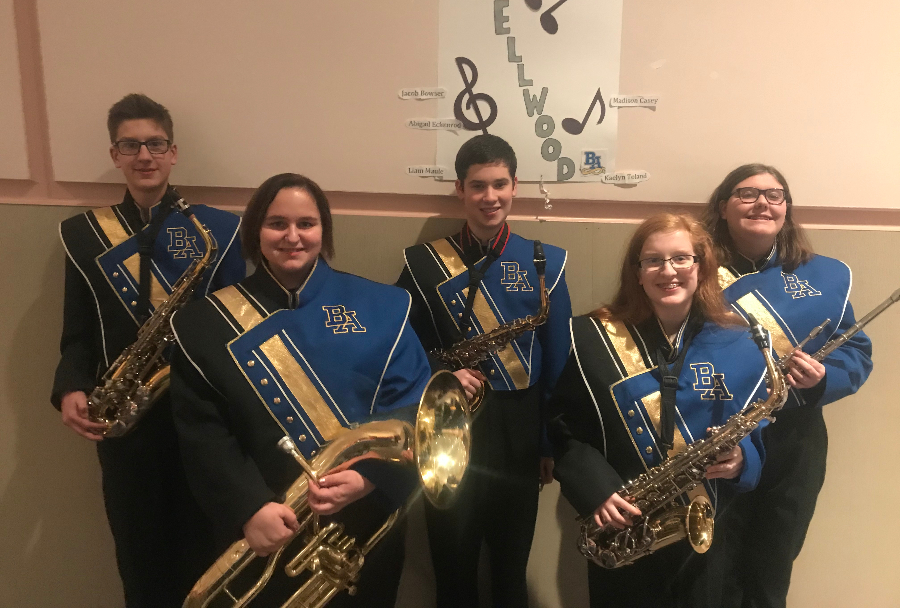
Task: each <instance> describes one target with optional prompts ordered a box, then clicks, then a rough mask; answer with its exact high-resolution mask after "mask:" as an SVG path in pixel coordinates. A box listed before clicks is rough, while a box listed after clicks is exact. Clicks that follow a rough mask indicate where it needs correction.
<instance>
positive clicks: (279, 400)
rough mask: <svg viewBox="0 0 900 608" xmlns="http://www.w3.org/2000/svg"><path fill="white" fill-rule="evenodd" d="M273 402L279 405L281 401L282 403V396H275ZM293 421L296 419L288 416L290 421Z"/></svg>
mask: <svg viewBox="0 0 900 608" xmlns="http://www.w3.org/2000/svg"><path fill="white" fill-rule="evenodd" d="M272 403H274V404H275V405H278V404H279V403H281V397H275V398H274V399H272ZM293 421H294V419H293V418H291V417H290V416H288V422H293Z"/></svg>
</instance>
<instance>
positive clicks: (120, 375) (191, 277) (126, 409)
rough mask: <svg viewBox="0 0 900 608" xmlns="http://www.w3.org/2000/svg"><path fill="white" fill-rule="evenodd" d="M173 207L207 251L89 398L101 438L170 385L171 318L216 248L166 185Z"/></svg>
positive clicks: (123, 428)
mask: <svg viewBox="0 0 900 608" xmlns="http://www.w3.org/2000/svg"><path fill="white" fill-rule="evenodd" d="M169 193H170V194H171V195H172V197H173V198H175V199H176V200H175V203H174V207H175V209H176V210H178V211H180V212H181V213H183V214H184V215H185V217H187V218H188V219H189V220H190V221H191V223H192V224H193V225H194V227H195V228H196V229H197V231H198V232H199V233H200V237H201V238H202V239H203V242H204V244H205V245H206V252H205V253H204V254H203V257H201V258H198V259H195V260H194V261H193V262H191V265H190V266H189V267H188V269H187V270H186V271H184V274H182V275H181V277H179V279H178V281H177V282H176V283H175V285H174V286H173V287H172V293H171V294H169V297H168V298H166V300H165V301H164V302H162V303H161V304H160V305H159V306H158V307H157V308H156V309H155V310H154V311H153V314H152V315H151V316H150V318H149V319H147V321H146V322H145V323H144V324H143V325H142V326H141V328H140V329H139V330H138V337H137V340H136V341H135V342H134V343H133V344H132V345H131V346H129V347H128V348H126V349H125V350H124V351H122V354H120V355H119V357H118V358H117V359H116V360H115V362H113V364H112V365H111V366H110V368H109V369H108V370H107V371H106V373H105V374H103V378H102V379H101V383H102V384H101V385H100V386H98V387H97V388H95V389H94V390H93V392H92V393H91V396H90V397H89V398H88V415H89V416H90V418H91V420H93V421H94V422H99V423H101V424H105V425H106V430H105V431H104V432H103V436H104V437H121V436H123V435H125V434H126V433H128V432H129V431H130V430H131V429H132V428H134V426H135V425H136V424H137V422H138V420H140V419H141V417H142V416H143V415H144V414H146V413H147V411H148V410H149V409H150V407H151V406H152V405H153V403H154V402H155V401H156V400H157V399H158V398H159V397H160V396H161V395H162V393H163V392H165V390H166V389H167V388H168V387H169V364H168V362H167V361H166V359H165V351H166V348H167V347H168V346H169V344H171V343H172V341H173V339H174V335H173V333H172V328H171V325H170V323H169V322H170V320H171V318H172V315H173V314H175V312H176V311H177V310H178V309H179V308H181V307H182V306H184V304H185V303H187V301H188V299H189V298H190V297H191V294H192V293H193V291H194V288H196V287H197V285H198V284H199V283H200V281H201V279H202V278H203V273H204V272H206V269H207V268H209V265H210V264H211V263H212V262H213V260H214V259H215V257H216V253H217V252H218V247H217V246H216V242H215V239H214V238H213V236H212V232H210V230H209V229H208V228H206V227H205V226H204V225H203V224H201V223H200V221H199V220H198V219H197V217H196V216H195V215H194V213H193V211H191V207H190V205H188V204H187V203H185V202H184V198H182V197H181V196H180V195H179V194H178V191H177V190H175V188H174V187H171V186H170V189H169Z"/></svg>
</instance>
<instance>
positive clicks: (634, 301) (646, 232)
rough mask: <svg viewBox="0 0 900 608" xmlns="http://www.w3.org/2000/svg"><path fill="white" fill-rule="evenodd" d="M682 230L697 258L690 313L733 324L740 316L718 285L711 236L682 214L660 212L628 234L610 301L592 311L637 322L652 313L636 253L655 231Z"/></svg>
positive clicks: (597, 314)
mask: <svg viewBox="0 0 900 608" xmlns="http://www.w3.org/2000/svg"><path fill="white" fill-rule="evenodd" d="M676 230H683V231H684V232H686V233H687V234H688V236H689V237H690V239H691V245H692V246H693V247H694V255H696V256H698V257H699V258H700V261H699V262H698V265H699V268H698V273H697V291H696V292H694V301H693V303H692V305H691V313H699V314H700V315H701V316H702V317H703V318H704V319H706V320H708V321H712V322H714V323H718V324H719V325H735V324H738V323H740V317H738V316H737V315H735V314H734V313H733V312H731V311H730V309H729V307H728V305H727V304H726V303H725V298H724V297H723V296H722V289H721V288H720V287H719V280H718V274H717V273H718V262H717V260H716V255H715V251H714V249H713V244H712V239H711V238H710V236H709V234H708V233H707V232H706V230H705V229H704V228H703V224H701V223H700V222H699V221H697V220H696V219H695V218H693V217H691V216H690V215H686V214H678V213H660V214H657V215H654V216H651V217H649V218H647V219H646V220H644V222H643V223H642V224H641V225H640V226H638V228H637V230H635V231H634V234H633V235H632V236H631V240H630V241H629V242H628V249H627V250H626V253H625V259H624V260H622V271H621V274H620V277H619V291H618V292H617V293H616V295H615V297H614V298H613V300H612V302H611V303H610V304H608V305H606V306H603V307H601V308H599V309H597V310H595V311H594V312H593V313H591V314H593V315H594V316H595V317H599V318H611V319H613V320H615V321H622V322H624V323H630V324H633V325H634V324H638V323H642V322H643V321H646V320H647V319H649V318H650V317H651V316H653V314H654V313H653V305H652V304H651V302H650V298H649V297H648V296H647V293H646V292H645V291H644V288H643V287H642V286H641V284H640V283H639V282H638V274H639V273H640V266H639V257H640V255H641V249H642V248H643V247H644V243H645V242H646V241H647V239H648V238H650V236H651V235H653V234H656V233H658V232H664V233H665V232H675V231H676Z"/></svg>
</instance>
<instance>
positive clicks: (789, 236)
mask: <svg viewBox="0 0 900 608" xmlns="http://www.w3.org/2000/svg"><path fill="white" fill-rule="evenodd" d="M763 173H768V174H769V175H771V176H772V177H774V178H775V179H776V180H778V183H779V184H781V187H782V188H784V204H785V205H787V208H786V209H785V214H784V226H782V227H781V231H780V232H779V233H778V236H777V237H775V243H776V246H777V247H778V257H779V259H780V260H781V265H782V266H783V267H784V269H785V270H787V271H788V272H793V271H794V270H795V269H796V268H797V266H799V265H800V264H805V263H806V262H808V261H809V260H810V259H812V257H813V255H814V254H813V249H812V245H810V244H809V239H807V238H806V232H805V231H804V230H803V227H802V226H800V224H798V223H796V222H795V221H794V200H793V198H792V197H791V188H790V186H788V183H787V180H786V179H784V175H782V174H781V171H779V170H778V169H776V168H775V167H772V166H769V165H763V164H762V163H751V164H749V165H741V166H740V167H738V168H737V169H735V170H734V171H732V172H731V173H729V174H728V175H726V176H725V179H724V180H722V183H721V184H719V187H718V188H716V189H715V190H713V193H712V194H711V195H710V197H709V201H708V202H707V204H706V209H705V210H704V212H703V223H704V224H705V225H706V229H707V230H708V231H709V233H710V234H711V235H712V238H713V245H714V247H715V249H716V255H717V256H718V258H719V263H720V264H722V265H728V264H730V263H731V261H732V258H733V256H734V253H735V249H734V240H733V239H732V238H731V233H730V232H729V231H728V222H726V221H725V219H724V218H723V217H722V213H721V208H722V205H723V204H724V203H727V202H728V199H729V198H731V193H732V192H734V189H735V187H736V186H737V185H738V184H739V183H741V182H742V181H744V180H745V179H748V178H751V177H753V176H754V175H762V174H763Z"/></svg>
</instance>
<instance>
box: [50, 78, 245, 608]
mask: <svg viewBox="0 0 900 608" xmlns="http://www.w3.org/2000/svg"><path fill="white" fill-rule="evenodd" d="M107 126H108V128H109V136H110V141H111V142H112V145H111V146H110V149H109V152H110V156H111V157H112V160H113V163H114V164H115V166H116V168H118V169H120V170H121V171H122V174H123V175H124V176H125V182H126V184H127V187H126V190H125V196H124V198H123V200H122V202H121V203H119V204H118V205H114V206H112V207H105V208H100V209H94V210H92V211H88V212H86V213H82V214H79V215H76V216H75V217H72V218H69V219H67V220H65V221H64V222H63V223H62V224H61V225H60V235H61V237H62V241H63V247H64V248H65V250H66V272H65V301H64V311H63V314H64V316H63V333H62V339H61V341H60V352H61V359H60V362H59V365H58V367H57V369H56V377H55V380H54V383H53V392H52V395H51V401H52V403H53V405H54V406H55V407H56V408H57V409H59V410H60V412H61V414H62V421H63V424H65V425H66V426H68V427H69V428H71V429H72V430H73V431H74V432H75V433H77V434H78V435H80V436H82V437H84V438H85V439H88V440H90V441H92V442H96V444H97V454H98V456H99V459H100V467H101V470H102V472H103V497H104V502H105V505H106V515H107V519H108V520H109V525H110V528H111V530H112V534H113V539H114V541H115V548H116V561H117V564H118V568H119V575H120V576H121V578H122V585H123V588H124V591H125V603H126V606H127V607H128V608H135V607H138V608H140V607H144V606H146V607H152V608H165V607H169V606H181V604H182V602H183V600H184V597H185V596H186V595H187V592H188V591H189V590H190V588H191V586H192V585H193V583H194V582H195V581H196V579H197V578H198V577H199V576H200V575H201V574H202V573H203V571H204V570H205V569H206V567H207V566H208V565H209V563H211V562H212V561H213V560H214V559H215V557H216V556H215V554H214V553H213V543H212V538H211V534H210V532H209V530H210V527H209V523H208V522H207V521H206V519H205V517H204V516H203V515H202V514H201V513H200V511H199V508H198V507H197V505H196V503H195V502H194V500H193V498H192V497H191V495H190V492H189V491H188V489H187V484H186V481H185V478H184V473H183V471H182V466H181V460H180V457H179V451H178V443H177V440H176V435H175V428H174V424H173V421H172V411H171V403H170V401H169V398H168V394H167V393H165V394H163V396H162V397H161V398H160V399H159V400H158V401H157V402H156V403H155V404H154V405H153V407H152V409H151V410H150V411H149V412H148V413H147V414H146V415H145V416H144V417H143V418H141V420H140V421H139V422H138V424H137V425H136V427H135V428H134V429H133V430H132V431H130V432H129V433H128V434H126V435H125V436H123V437H116V438H112V437H106V438H104V436H103V432H104V430H105V426H104V425H103V424H101V423H98V422H96V421H94V420H92V419H91V418H90V417H89V415H88V395H90V394H91V392H92V391H93V389H94V387H96V386H97V385H98V383H99V380H100V377H101V376H102V375H103V374H104V372H106V370H107V369H108V368H109V367H110V365H111V364H112V363H113V361H115V360H116V358H117V357H118V356H119V354H120V353H121V352H122V351H123V350H124V349H125V348H126V347H128V346H129V345H130V344H132V343H133V342H135V340H136V338H137V332H138V329H139V327H140V326H141V324H142V323H143V322H144V321H145V320H146V319H147V318H148V317H149V316H150V315H151V314H152V313H153V310H154V308H155V307H156V306H158V305H159V304H160V303H161V302H162V301H164V300H165V298H166V297H167V296H168V294H169V293H170V292H171V290H172V285H174V283H175V282H176V281H177V280H178V278H179V277H180V276H181V275H182V274H183V273H184V272H185V270H186V269H187V267H188V266H189V265H190V263H191V262H192V261H193V260H194V259H196V258H199V257H201V256H202V255H203V254H204V246H203V240H202V239H201V238H200V236H199V234H198V233H197V231H196V229H195V228H194V227H193V225H192V224H191V223H190V222H189V221H188V220H187V218H185V217H184V216H183V215H182V214H181V213H178V212H177V211H173V209H172V203H173V202H174V200H173V194H172V192H171V191H170V189H169V173H170V172H171V170H172V167H174V165H175V163H176V161H177V159H178V149H177V147H176V146H175V144H173V143H172V141H173V140H174V136H173V127H172V118H171V116H170V114H169V112H168V110H166V108H165V107H163V106H162V105H160V104H158V103H156V102H155V101H153V100H152V99H150V98H149V97H147V96H145V95H139V94H131V95H127V96H126V97H124V98H123V99H122V100H120V101H119V102H117V103H116V104H115V105H113V106H112V108H110V110H109V117H108V123H107ZM192 209H193V212H194V214H195V215H196V216H197V218H198V219H199V220H200V222H201V223H202V224H204V225H205V226H207V227H208V228H209V229H210V230H211V231H212V233H213V235H214V238H215V241H216V242H217V244H218V255H217V257H216V259H215V261H214V262H213V263H212V265H211V267H210V268H209V269H208V270H207V273H206V276H205V277H204V278H203V281H202V283H201V284H200V286H199V287H198V288H197V289H196V291H195V297H197V296H199V297H202V296H204V295H205V294H206V293H208V292H210V291H214V290H216V289H220V288H222V287H225V286H227V285H230V284H232V283H235V282H237V281H239V280H241V279H242V278H243V277H244V274H245V264H244V261H243V259H242V258H241V251H240V249H241V247H240V241H239V239H238V237H237V233H238V225H239V224H240V220H239V219H238V217H237V216H235V215H233V214H231V213H227V212H225V211H219V210H217V209H212V208H210V207H206V206H203V205H196V206H193V207H192ZM142 258H143V260H142ZM142 267H143V268H142ZM85 557H87V555H86V556H85Z"/></svg>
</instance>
